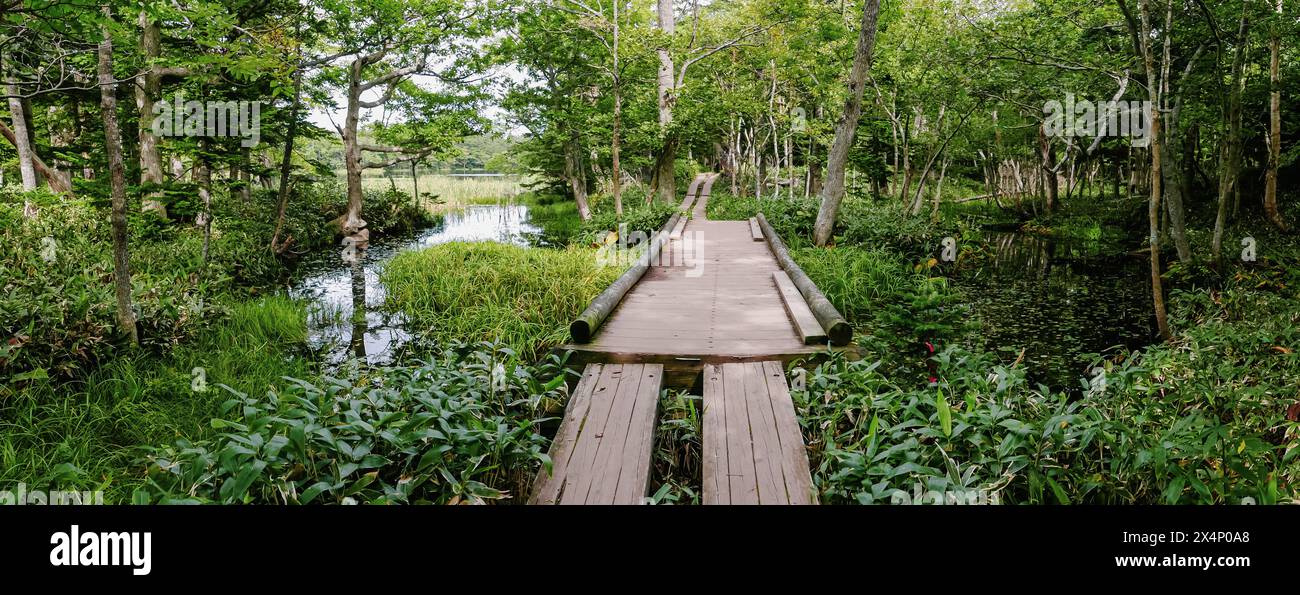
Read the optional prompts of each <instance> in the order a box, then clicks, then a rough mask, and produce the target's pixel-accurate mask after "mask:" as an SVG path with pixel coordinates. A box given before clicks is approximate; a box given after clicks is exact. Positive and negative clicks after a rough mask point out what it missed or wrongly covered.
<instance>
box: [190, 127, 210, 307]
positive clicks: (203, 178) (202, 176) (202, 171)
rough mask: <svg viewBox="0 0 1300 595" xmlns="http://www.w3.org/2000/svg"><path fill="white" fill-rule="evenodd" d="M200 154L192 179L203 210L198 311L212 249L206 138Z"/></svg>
mask: <svg viewBox="0 0 1300 595" xmlns="http://www.w3.org/2000/svg"><path fill="white" fill-rule="evenodd" d="M199 148H200V154H199V157H198V159H197V160H196V161H195V163H194V181H195V182H196V183H197V184H198V186H199V201H200V202H201V203H203V211H202V212H200V213H199V216H198V220H197V221H196V223H197V224H198V226H199V227H201V228H203V251H202V253H201V254H202V260H201V261H200V262H201V264H200V265H199V275H198V278H199V288H198V291H199V311H200V312H202V310H203V281H204V279H205V278H206V277H207V272H208V261H209V260H210V253H211V249H212V165H211V164H209V163H208V160H207V157H206V153H207V151H208V143H207V141H206V140H203V141H200V142H199Z"/></svg>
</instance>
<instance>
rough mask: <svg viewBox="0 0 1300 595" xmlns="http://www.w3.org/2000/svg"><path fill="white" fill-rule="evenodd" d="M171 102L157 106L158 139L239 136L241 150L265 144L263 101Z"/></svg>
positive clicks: (155, 126) (177, 99) (177, 98)
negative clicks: (263, 139) (263, 142)
mask: <svg viewBox="0 0 1300 595" xmlns="http://www.w3.org/2000/svg"><path fill="white" fill-rule="evenodd" d="M183 99H184V96H183V95H176V96H175V97H173V98H172V100H171V101H159V102H158V103H155V104H154V106H153V115H154V119H153V133H154V134H156V135H158V136H206V137H218V136H227V137H233V136H237V137H239V138H241V139H243V140H241V141H239V144H240V146H243V147H253V146H256V145H257V144H258V143H259V142H261V140H262V102H260V101H182V100H183Z"/></svg>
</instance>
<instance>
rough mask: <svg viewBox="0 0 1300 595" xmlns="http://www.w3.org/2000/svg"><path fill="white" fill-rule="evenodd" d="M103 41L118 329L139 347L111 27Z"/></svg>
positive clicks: (101, 63)
mask: <svg viewBox="0 0 1300 595" xmlns="http://www.w3.org/2000/svg"><path fill="white" fill-rule="evenodd" d="M103 10H104V17H105V19H109V20H111V19H112V11H111V10H110V9H109V8H108V7H107V6H105V7H104V9H103ZM103 35H104V38H103V40H102V41H101V42H100V43H99V102H100V109H101V111H102V112H103V117H104V149H105V152H107V153H108V171H109V179H110V187H111V189H112V194H113V207H112V215H111V220H112V227H113V231H112V236H113V288H114V290H115V291H114V293H115V294H116V296H117V325H118V326H119V327H120V328H121V330H122V331H123V332H125V333H126V334H127V336H128V337H130V339H131V343H132V344H133V345H138V344H139V343H140V336H139V334H138V333H137V331H136V328H135V311H134V310H133V309H132V306H131V267H130V259H129V257H128V255H127V245H126V244H127V230H126V171H125V168H124V167H123V165H122V133H121V131H120V130H118V127H117V91H116V89H114V86H115V85H116V84H117V82H116V80H115V79H114V78H113V38H112V36H111V35H110V33H109V29H108V26H107V25H105V26H104V27H103Z"/></svg>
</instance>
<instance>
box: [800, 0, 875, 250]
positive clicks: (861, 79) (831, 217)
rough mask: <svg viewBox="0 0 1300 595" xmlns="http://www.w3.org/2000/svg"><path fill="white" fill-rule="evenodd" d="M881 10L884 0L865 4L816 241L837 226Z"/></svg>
mask: <svg viewBox="0 0 1300 595" xmlns="http://www.w3.org/2000/svg"><path fill="white" fill-rule="evenodd" d="M879 13H880V0H867V1H866V3H865V5H864V6H863V7H862V27H861V29H860V30H859V31H858V45H857V50H856V51H855V52H854V54H853V68H852V70H850V71H849V98H848V99H847V100H846V101H845V103H844V113H843V115H841V117H840V121H839V124H838V125H837V126H836V128H835V142H834V143H833V144H832V145H831V151H830V155H829V156H828V158H827V161H826V162H827V166H826V186H825V187H824V188H823V189H822V195H821V199H822V205H821V208H820V209H818V211H817V223H816V225H814V226H813V241H814V242H815V243H816V244H817V245H818V246H825V245H826V242H828V241H830V239H831V231H832V230H833V229H834V228H835V217H836V215H837V214H838V213H839V210H840V201H842V200H843V199H844V165H845V163H846V162H847V161H848V158H849V149H851V148H853V138H854V136H855V135H857V132H858V118H860V117H861V116H862V92H863V91H864V90H865V88H866V84H867V72H868V71H869V70H870V69H871V54H872V50H873V49H874V47H875V44H876V17H877V16H878V14H879Z"/></svg>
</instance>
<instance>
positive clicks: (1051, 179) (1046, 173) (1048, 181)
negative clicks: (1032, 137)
mask: <svg viewBox="0 0 1300 595" xmlns="http://www.w3.org/2000/svg"><path fill="white" fill-rule="evenodd" d="M1045 126H1046V124H1042V125H1040V126H1039V127H1038V145H1039V152H1040V154H1041V155H1042V159H1043V163H1042V170H1043V178H1042V179H1043V197H1044V199H1045V200H1044V202H1045V205H1044V209H1043V210H1044V211H1045V212H1046V213H1047V215H1049V216H1050V215H1051V214H1052V209H1054V208H1055V207H1056V199H1057V196H1058V195H1059V192H1060V188H1059V186H1058V184H1057V179H1056V168H1055V167H1054V165H1053V164H1054V163H1055V162H1056V147H1054V146H1053V145H1052V139H1050V138H1048V137H1047V130H1046V128H1045Z"/></svg>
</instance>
